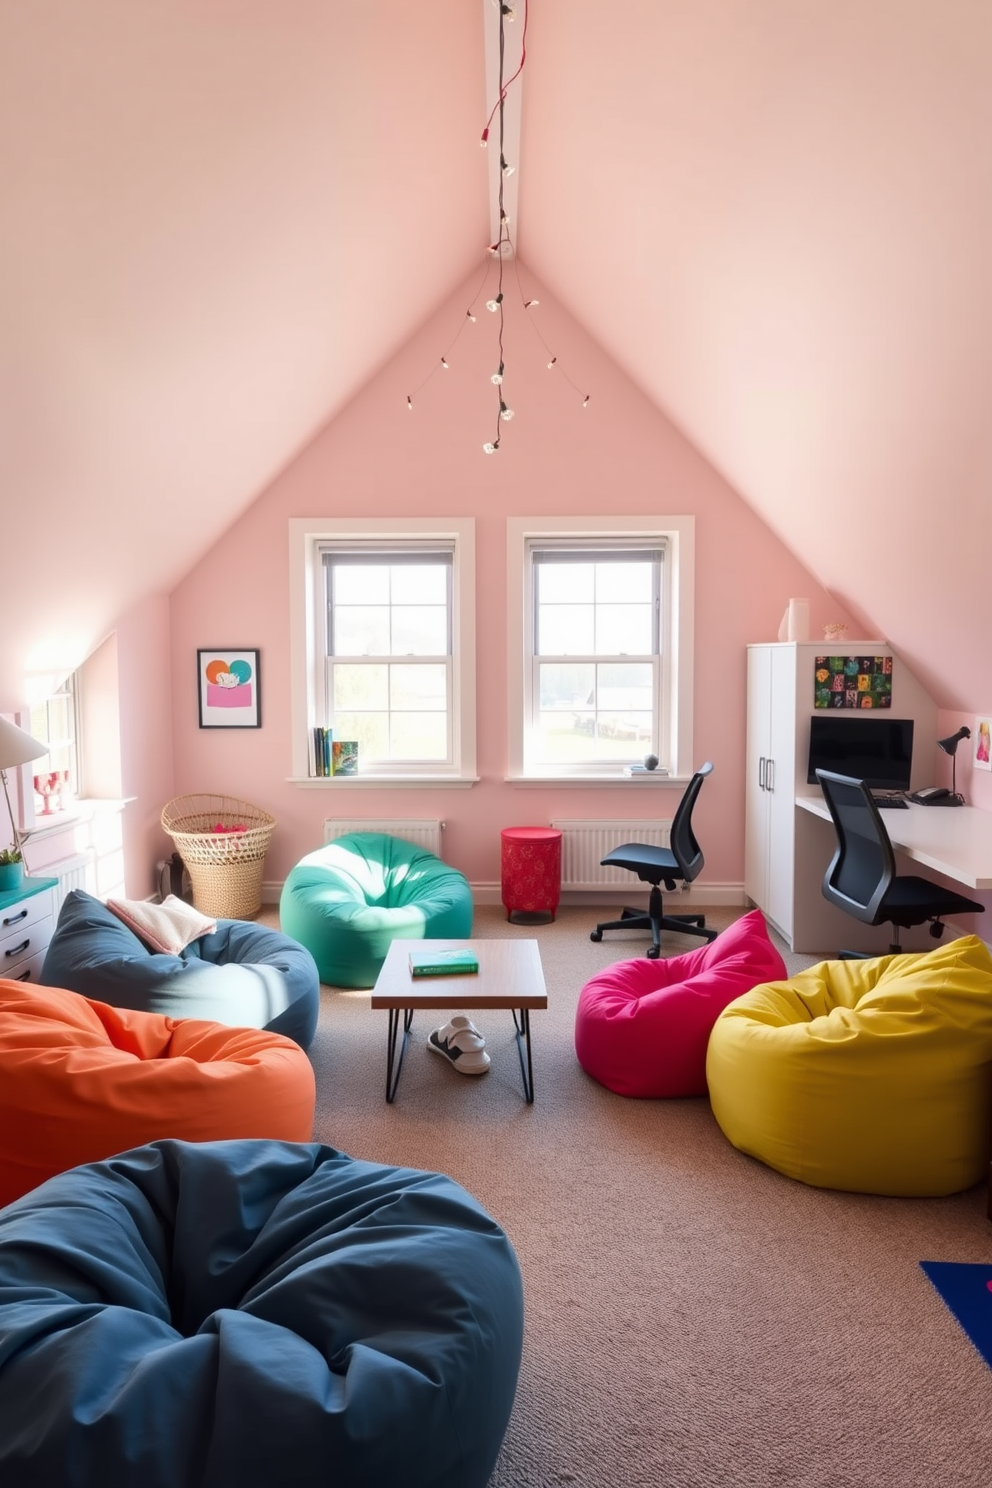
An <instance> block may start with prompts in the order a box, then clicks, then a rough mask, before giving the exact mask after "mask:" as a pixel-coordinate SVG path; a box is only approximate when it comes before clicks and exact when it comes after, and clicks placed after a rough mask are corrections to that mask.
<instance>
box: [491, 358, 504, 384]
mask: <svg viewBox="0 0 992 1488" xmlns="http://www.w3.org/2000/svg"><path fill="white" fill-rule="evenodd" d="M489 381H490V382H494V383H495V384H496V386H497V387H499V385H500V383H501V382H502V381H503V363H502V362H500V364H499V371H498V372H494V373H493V375H492V377H490V379H489Z"/></svg>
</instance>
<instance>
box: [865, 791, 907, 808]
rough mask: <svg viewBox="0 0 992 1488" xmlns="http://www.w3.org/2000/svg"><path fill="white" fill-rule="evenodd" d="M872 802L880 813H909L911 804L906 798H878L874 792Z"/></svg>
mask: <svg viewBox="0 0 992 1488" xmlns="http://www.w3.org/2000/svg"><path fill="white" fill-rule="evenodd" d="M871 798H872V800H873V801H874V802H875V805H876V806H877V807H878V808H879V810H880V811H908V810H909V802H908V801H907V800H906V798H905V796H876V795H875V793H874V791H873V792H872V797H871Z"/></svg>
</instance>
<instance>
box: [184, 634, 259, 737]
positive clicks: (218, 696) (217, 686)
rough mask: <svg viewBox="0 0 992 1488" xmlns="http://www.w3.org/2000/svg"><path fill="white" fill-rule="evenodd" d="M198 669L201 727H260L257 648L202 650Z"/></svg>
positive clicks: (199, 655) (213, 648)
mask: <svg viewBox="0 0 992 1488" xmlns="http://www.w3.org/2000/svg"><path fill="white" fill-rule="evenodd" d="M196 671H197V688H198V697H199V703H200V727H201V728H261V726H262V712H261V706H260V703H261V700H260V698H259V691H258V652H257V651H240V650H228V649H226V648H224V647H220V646H218V647H211V648H210V649H209V650H200V651H197V653H196Z"/></svg>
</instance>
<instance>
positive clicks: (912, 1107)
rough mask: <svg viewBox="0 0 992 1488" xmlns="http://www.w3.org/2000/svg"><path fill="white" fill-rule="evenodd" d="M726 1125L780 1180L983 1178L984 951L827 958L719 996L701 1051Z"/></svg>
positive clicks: (971, 946) (989, 1031)
mask: <svg viewBox="0 0 992 1488" xmlns="http://www.w3.org/2000/svg"><path fill="white" fill-rule="evenodd" d="M706 1080H707V1084H708V1085H709V1091H710V1101H711V1104H712V1107H713V1114H714V1115H715V1117H716V1119H717V1121H718V1123H719V1125H720V1127H721V1129H722V1131H723V1132H724V1135H725V1136H726V1137H728V1138H729V1140H730V1141H731V1142H732V1143H733V1144H734V1146H735V1147H737V1148H739V1149H740V1151H741V1152H747V1153H749V1154H750V1155H751V1156H752V1157H757V1158H760V1160H761V1161H762V1162H764V1163H767V1164H768V1165H769V1167H772V1168H776V1169H777V1170H778V1172H780V1173H784V1174H785V1175H786V1176H787V1177H789V1178H798V1179H799V1180H800V1181H801V1182H803V1183H810V1184H813V1185H814V1186H815V1187H817V1188H838V1189H845V1190H848V1191H849V1192H852V1193H874V1194H899V1195H904V1196H907V1197H925V1196H933V1195H939V1194H951V1193H957V1192H959V1191H960V1190H961V1189H963V1188H970V1187H971V1186H972V1185H973V1184H976V1183H979V1182H980V1181H982V1180H983V1179H984V1178H986V1177H987V1175H988V1163H989V1147H990V1137H992V1130H990V1128H992V1120H990V1112H992V956H990V954H989V951H988V949H987V948H986V946H985V945H984V944H983V942H982V941H980V940H979V939H978V937H977V936H974V935H966V936H963V937H962V938H961V939H959V940H954V941H951V942H950V943H949V944H947V945H946V946H941V947H939V949H937V950H933V951H929V952H927V953H926V954H925V955H900V956H882V957H879V958H877V959H873V960H869V961H823V962H821V963H820V964H819V965H818V966H813V967H810V969H809V970H808V971H804V972H800V973H799V975H798V976H794V977H791V978H790V979H789V980H788V981H784V982H766V983H764V984H763V985H761V986H759V987H755V988H754V989H753V990H752V991H750V992H748V993H745V995H744V996H743V997H739V998H737V999H736V1001H735V1002H732V1003H731V1004H730V1005H729V1007H727V1008H726V1009H725V1010H724V1012H723V1013H721V1014H720V1017H719V1018H718V1019H717V1021H716V1024H715V1025H714V1028H713V1032H712V1034H711V1036H710V1041H709V1046H708V1049H707V1057H706Z"/></svg>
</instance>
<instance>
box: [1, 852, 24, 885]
mask: <svg viewBox="0 0 992 1488" xmlns="http://www.w3.org/2000/svg"><path fill="white" fill-rule="evenodd" d="M23 877H24V860H23V858H22V857H21V851H20V848H18V847H5V848H4V850H3V852H0V894H9V893H10V892H11V891H12V890H13V889H19V888H20V887H21V880H22V879H23Z"/></svg>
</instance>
